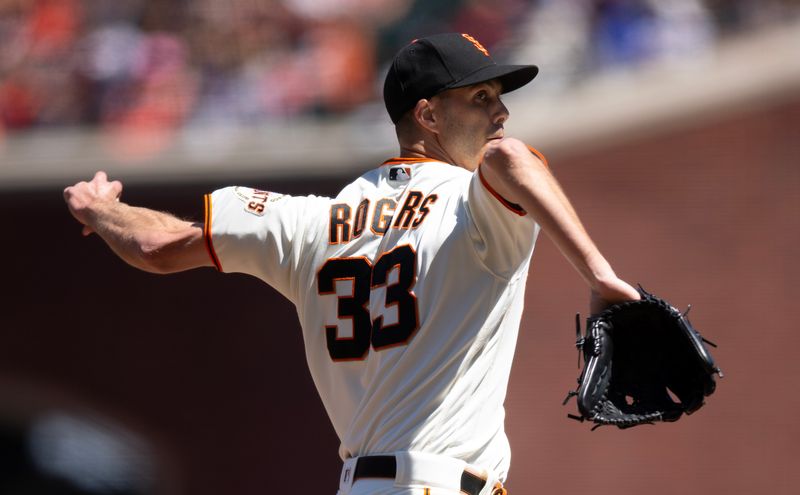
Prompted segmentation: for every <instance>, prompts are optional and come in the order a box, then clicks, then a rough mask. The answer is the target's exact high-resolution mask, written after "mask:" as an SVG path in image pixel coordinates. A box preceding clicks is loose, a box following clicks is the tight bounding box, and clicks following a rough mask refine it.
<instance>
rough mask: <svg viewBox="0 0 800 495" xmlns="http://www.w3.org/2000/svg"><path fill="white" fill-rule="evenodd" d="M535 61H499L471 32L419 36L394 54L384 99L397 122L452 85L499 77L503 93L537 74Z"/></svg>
mask: <svg viewBox="0 0 800 495" xmlns="http://www.w3.org/2000/svg"><path fill="white" fill-rule="evenodd" d="M538 72H539V68H538V67H537V66H535V65H498V64H497V63H495V61H494V60H492V57H491V55H489V51H488V50H486V48H484V47H483V45H481V44H480V42H479V41H478V40H476V39H475V38H473V37H472V36H470V35H468V34H462V33H444V34H436V35H433V36H428V37H426V38H419V39H416V40H414V41H412V42H411V43H410V44H408V45H407V46H405V47H404V48H403V49H402V50H400V51H399V52H398V53H397V55H396V56H395V57H394V61H393V62H392V66H391V67H390V68H389V73H388V74H387V75H386V81H385V82H384V84H383V101H384V103H386V110H388V111H389V116H390V117H391V118H392V122H394V123H395V124H396V123H397V121H399V120H400V118H401V117H402V116H403V115H404V114H405V113H406V112H407V111H409V110H411V109H412V108H414V106H415V105H416V104H417V102H418V101H419V100H421V99H428V98H431V97H433V96H435V95H436V94H438V93H440V92H442V91H444V90H446V89H452V88H461V87H463V86H470V85H472V84H478V83H481V82H486V81H489V80H491V79H498V80H499V81H500V84H501V85H502V86H503V89H502V91H503V93H508V92H509V91H514V90H515V89H518V88H520V87H522V86H524V85H526V84H528V83H529V82H531V80H532V79H533V78H534V77H536V74H537V73H538Z"/></svg>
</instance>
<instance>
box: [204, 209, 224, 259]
mask: <svg viewBox="0 0 800 495" xmlns="http://www.w3.org/2000/svg"><path fill="white" fill-rule="evenodd" d="M203 203H204V206H205V221H204V222H203V239H204V240H205V242H206V251H207V252H208V257H209V258H211V262H212V263H214V268H216V269H217V270H219V271H222V264H220V262H219V258H218V257H217V253H216V251H214V243H213V242H212V240H211V195H210V194H206V195H204V196H203Z"/></svg>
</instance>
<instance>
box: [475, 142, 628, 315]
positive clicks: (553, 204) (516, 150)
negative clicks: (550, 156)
mask: <svg viewBox="0 0 800 495" xmlns="http://www.w3.org/2000/svg"><path fill="white" fill-rule="evenodd" d="M480 170H481V173H482V174H483V177H484V180H486V182H488V183H489V185H490V186H491V187H492V188H493V189H494V190H495V191H496V192H497V193H498V194H500V195H501V196H502V197H503V198H505V199H506V200H507V201H510V202H512V203H516V204H518V205H520V206H521V207H522V208H523V209H524V210H525V211H526V212H527V213H528V214H530V215H532V216H533V218H534V219H535V220H536V221H537V222H538V223H539V225H541V227H542V230H543V231H544V232H545V233H546V234H547V235H548V236H549V237H550V238H551V239H552V240H553V242H555V244H556V246H557V247H558V248H559V251H560V252H561V253H562V254H563V255H564V256H565V257H566V258H567V260H569V262H570V263H571V264H572V265H573V267H575V269H576V270H577V271H578V273H579V274H580V275H581V277H582V278H583V279H584V280H585V281H586V283H587V284H588V285H589V287H590V288H591V291H592V295H591V306H592V311H593V312H596V311H599V310H601V309H602V308H604V307H605V306H606V305H608V304H610V303H614V302H621V301H625V300H635V299H639V293H638V291H636V289H634V288H633V287H632V286H631V285H630V284H628V283H627V282H625V281H623V280H621V279H620V278H619V277H617V275H616V274H615V273H614V270H613V269H612V268H611V265H610V264H609V262H608V261H607V260H606V259H605V258H604V257H603V255H602V254H601V253H600V250H599V249H598V248H597V246H596V245H595V243H594V242H593V241H592V239H591V237H589V234H588V233H587V232H586V229H585V228H584V226H583V224H582V223H581V221H580V219H579V218H578V214H577V213H576V212H575V209H574V208H573V206H572V204H571V203H570V201H569V199H568V198H567V196H566V194H565V193H564V191H563V189H562V188H561V186H560V185H559V183H558V181H557V180H556V178H555V177H554V176H553V174H552V173H551V171H550V168H549V167H548V166H547V165H546V164H545V163H544V162H543V161H542V160H541V159H540V158H539V157H538V156H536V155H534V154H533V153H531V151H530V150H529V149H528V147H527V146H526V145H525V143H523V142H522V141H519V140H517V139H513V138H505V139H502V140H497V141H492V142H490V143H489V145H488V146H487V149H486V153H485V155H484V158H483V162H482V163H481V166H480Z"/></svg>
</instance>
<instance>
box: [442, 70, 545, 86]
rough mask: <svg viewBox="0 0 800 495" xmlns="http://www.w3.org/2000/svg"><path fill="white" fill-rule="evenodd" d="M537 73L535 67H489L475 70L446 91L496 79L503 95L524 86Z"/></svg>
mask: <svg viewBox="0 0 800 495" xmlns="http://www.w3.org/2000/svg"><path fill="white" fill-rule="evenodd" d="M538 73H539V67H537V66H535V65H489V66H487V67H484V68H483V69H480V70H477V71H475V72H473V73H472V74H470V75H469V76H467V77H465V78H464V79H461V80H460V81H458V82H456V83H454V84H451V85H450V86H448V88H447V89H451V88H463V87H464V86H471V85H473V84H479V83H482V82H486V81H491V80H492V79H497V80H499V81H500V84H501V85H502V86H503V93H508V92H510V91H514V90H515V89H519V88H521V87H522V86H525V85H526V84H528V83H529V82H531V81H532V80H533V78H534V77H536V74H538Z"/></svg>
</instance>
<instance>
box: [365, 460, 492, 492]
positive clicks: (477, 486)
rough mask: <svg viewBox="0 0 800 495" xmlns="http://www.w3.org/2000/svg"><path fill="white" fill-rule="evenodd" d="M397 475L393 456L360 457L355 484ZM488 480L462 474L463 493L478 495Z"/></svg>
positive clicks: (465, 473)
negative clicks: (360, 479) (358, 481)
mask: <svg viewBox="0 0 800 495" xmlns="http://www.w3.org/2000/svg"><path fill="white" fill-rule="evenodd" d="M396 475H397V459H395V457H394V456H393V455H369V456H364V457H359V458H358V462H357V463H356V470H355V472H354V473H353V482H355V481H356V480H358V479H359V478H391V479H394V477H395V476H396ZM484 485H486V480H485V479H483V478H481V477H480V476H478V475H476V474H472V473H470V472H469V471H466V470H465V471H464V472H463V473H461V493H466V494H467V495H478V494H479V493H480V491H481V490H482V489H483V487H484Z"/></svg>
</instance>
